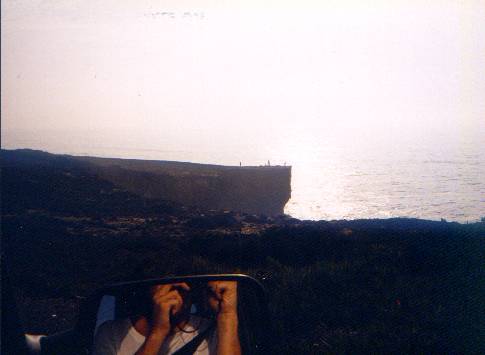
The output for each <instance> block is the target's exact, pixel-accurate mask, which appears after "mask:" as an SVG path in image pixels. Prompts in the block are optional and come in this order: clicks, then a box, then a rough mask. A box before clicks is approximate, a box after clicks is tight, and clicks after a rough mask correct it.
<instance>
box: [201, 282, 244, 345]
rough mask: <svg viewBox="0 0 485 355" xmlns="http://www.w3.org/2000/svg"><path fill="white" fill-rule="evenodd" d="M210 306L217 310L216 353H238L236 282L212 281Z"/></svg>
mask: <svg viewBox="0 0 485 355" xmlns="http://www.w3.org/2000/svg"><path fill="white" fill-rule="evenodd" d="M208 286H209V288H210V289H211V293H212V295H211V297H210V299H209V303H210V306H211V307H212V309H214V310H215V311H216V312H217V354H218V355H240V354H241V345H240V342H239V332H238V325H239V321H238V314H237V282H235V281H212V282H209V283H208Z"/></svg>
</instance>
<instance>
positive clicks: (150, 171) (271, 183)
mask: <svg viewBox="0 0 485 355" xmlns="http://www.w3.org/2000/svg"><path fill="white" fill-rule="evenodd" d="M2 168H4V169H7V170H5V171H4V172H6V173H7V174H13V175H15V174H17V175H19V176H21V177H22V179H23V180H25V179H26V178H27V177H28V175H29V174H31V173H33V172H34V171H35V174H38V173H39V171H41V172H42V174H43V175H42V176H45V177H47V176H48V175H49V174H54V175H55V177H56V181H58V182H59V183H58V184H57V185H60V186H62V185H65V184H67V183H72V184H74V185H76V186H78V185H83V184H87V183H86V182H85V180H86V179H87V178H88V177H89V179H91V180H92V179H93V177H95V178H97V179H98V182H99V183H98V184H97V185H99V186H100V191H103V192H102V193H106V191H107V190H110V191H111V192H110V193H119V191H126V192H128V193H131V194H133V195H135V196H137V197H140V198H143V199H148V200H164V201H171V202H175V203H178V204H181V205H184V206H193V207H199V208H201V209H206V210H231V211H237V212H244V213H252V214H266V215H280V214H283V211H284V207H285V205H286V203H287V202H288V200H289V199H290V196H291V167H286V166H284V167H283V166H274V167H269V166H264V167H239V166H237V167H230V166H220V165H208V164H194V163H183V162H170V161H154V160H135V159H111V158H95V157H76V156H69V155H56V154H49V153H45V152H40V151H33V150H13V151H8V150H2ZM19 169H20V170H19ZM13 175H12V176H13ZM54 175H53V176H54ZM15 176H16V175H15ZM13 179H14V180H15V179H16V178H15V177H13ZM63 179H65V183H62V181H61V180H63ZM34 180H36V181H37V180H39V179H38V178H36V179H34ZM41 180H43V181H41V182H42V184H49V181H51V180H52V179H48V178H46V179H44V178H42V179H41ZM71 180H72V181H71ZM91 180H90V181H91ZM63 181H64V180H63ZM81 181H83V182H82V183H81ZM106 183H109V184H110V186H111V187H108V186H106ZM57 185H56V186H57ZM88 185H90V190H92V189H93V187H94V186H95V185H96V183H95V182H94V181H91V182H89V184H88ZM36 189H37V188H36ZM49 190H54V191H51V192H52V193H55V190H57V188H56V187H54V188H53V189H49ZM70 190H73V189H70ZM94 190H96V189H94ZM94 190H93V191H90V193H95V192H96V191H94ZM118 190H119V191H118Z"/></svg>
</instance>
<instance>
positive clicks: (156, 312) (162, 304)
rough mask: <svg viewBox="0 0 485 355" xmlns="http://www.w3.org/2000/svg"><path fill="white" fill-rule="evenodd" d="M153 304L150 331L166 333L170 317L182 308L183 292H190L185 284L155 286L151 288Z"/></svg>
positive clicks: (169, 325)
mask: <svg viewBox="0 0 485 355" xmlns="http://www.w3.org/2000/svg"><path fill="white" fill-rule="evenodd" d="M150 291H151V297H152V304H153V314H152V331H161V332H163V333H168V332H170V330H171V322H170V319H171V317H173V316H175V315H177V314H178V313H179V312H180V311H181V310H182V308H183V305H184V300H183V297H182V295H181V292H183V291H190V287H189V286H188V285H187V284H186V283H185V282H180V283H174V284H167V285H156V286H153V287H152V288H151V290H150Z"/></svg>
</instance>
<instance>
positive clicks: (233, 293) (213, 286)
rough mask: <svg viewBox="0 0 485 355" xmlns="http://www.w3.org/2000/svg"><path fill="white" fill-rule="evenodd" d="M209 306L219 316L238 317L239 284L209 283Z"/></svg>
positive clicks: (225, 282)
mask: <svg viewBox="0 0 485 355" xmlns="http://www.w3.org/2000/svg"><path fill="white" fill-rule="evenodd" d="M207 286H208V289H209V299H208V302H209V306H210V307H211V308H212V310H213V311H215V312H216V313H217V314H218V315H221V314H222V315H228V314H231V315H237V282H236V281H209V282H208V283H207Z"/></svg>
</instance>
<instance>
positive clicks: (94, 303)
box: [42, 274, 273, 354]
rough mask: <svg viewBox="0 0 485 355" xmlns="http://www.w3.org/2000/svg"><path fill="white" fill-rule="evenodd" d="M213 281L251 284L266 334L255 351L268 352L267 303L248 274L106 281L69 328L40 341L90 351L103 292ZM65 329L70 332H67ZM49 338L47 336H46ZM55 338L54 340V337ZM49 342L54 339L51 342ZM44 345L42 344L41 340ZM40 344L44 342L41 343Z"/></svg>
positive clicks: (268, 319) (270, 334) (271, 332)
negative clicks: (108, 283) (185, 282)
mask: <svg viewBox="0 0 485 355" xmlns="http://www.w3.org/2000/svg"><path fill="white" fill-rule="evenodd" d="M194 280H196V281H200V282H204V281H213V280H220V281H238V282H241V283H242V284H246V285H248V286H249V287H252V288H253V289H254V290H255V291H256V292H255V295H256V297H257V299H258V301H259V303H260V305H261V310H262V314H261V320H262V323H263V324H261V326H262V327H263V328H264V329H265V330H266V331H267V336H265V337H262V338H263V339H262V341H263V343H261V344H258V350H257V352H258V353H261V354H268V353H271V352H270V347H271V344H272V340H273V331H272V326H271V321H270V312H269V307H268V297H267V294H266V291H265V289H264V287H263V285H262V284H261V283H260V282H259V281H258V280H256V279H254V278H253V277H251V276H248V275H245V274H204V275H186V276H169V277H161V278H152V279H144V280H135V281H128V282H119V283H114V284H110V285H108V286H105V287H102V288H100V289H98V290H97V291H96V292H95V293H94V294H92V295H91V296H90V297H88V298H87V299H86V300H85V301H84V302H83V304H81V307H80V309H79V316H78V320H77V322H76V325H75V326H74V329H73V330H72V332H65V333H64V334H65V335H66V336H64V337H63V336H62V333H61V334H55V335H53V336H49V337H46V338H44V339H42V340H43V342H42V343H45V345H46V347H47V348H52V346H54V349H55V348H57V349H60V348H58V346H59V345H62V343H66V344H67V343H70V344H71V346H73V345H74V346H75V347H77V348H79V349H83V350H84V351H86V352H87V353H91V351H92V346H93V339H94V331H95V327H96V321H97V312H98V308H99V304H100V302H101V298H102V297H103V295H106V294H109V293H114V294H116V293H118V292H122V291H126V290H127V289H129V288H136V287H140V286H152V285H160V284H169V283H176V282H184V281H194ZM67 333H71V334H72V335H73V336H75V337H74V338H73V337H72V336H67V335H68V334H67ZM49 338H50V339H49ZM55 338H57V341H55V340H56V339H55ZM62 338H69V340H67V339H66V341H63V339H62ZM53 343H57V346H56V344H53ZM43 345H44V344H43ZM43 347H44V346H43Z"/></svg>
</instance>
